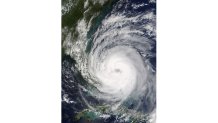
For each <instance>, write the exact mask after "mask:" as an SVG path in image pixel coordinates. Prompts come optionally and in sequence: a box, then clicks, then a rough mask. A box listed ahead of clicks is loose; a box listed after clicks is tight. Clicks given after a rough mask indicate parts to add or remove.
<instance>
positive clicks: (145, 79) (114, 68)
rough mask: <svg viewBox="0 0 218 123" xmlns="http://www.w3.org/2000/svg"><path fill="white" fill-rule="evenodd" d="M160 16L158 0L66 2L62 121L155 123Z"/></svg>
mask: <svg viewBox="0 0 218 123" xmlns="http://www.w3.org/2000/svg"><path fill="white" fill-rule="evenodd" d="M75 11H79V12H80V13H81V14H78V12H77V13H74V12H75ZM69 17H72V19H71V18H70V19H69ZM68 20H71V21H68ZM155 20H156V2H155V1H154V0H74V1H73V0H68V1H67V0H66V1H62V123H71V122H72V123H77V122H78V123H86V122H93V123H104V122H105V123H133V122H134V123H155V119H156V118H155V117H156V22H155Z"/></svg>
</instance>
